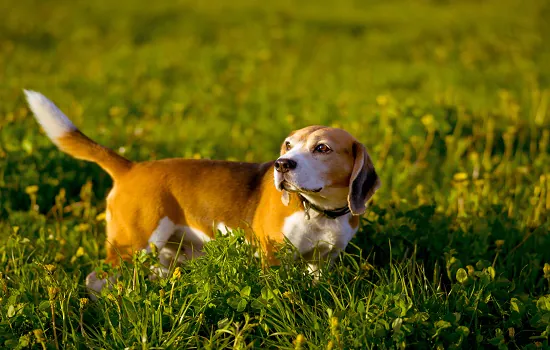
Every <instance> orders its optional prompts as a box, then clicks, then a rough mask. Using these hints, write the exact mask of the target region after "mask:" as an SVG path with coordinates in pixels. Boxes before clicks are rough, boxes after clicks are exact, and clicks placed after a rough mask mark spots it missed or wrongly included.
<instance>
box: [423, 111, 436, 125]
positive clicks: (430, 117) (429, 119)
mask: <svg viewBox="0 0 550 350" xmlns="http://www.w3.org/2000/svg"><path fill="white" fill-rule="evenodd" d="M421 121H422V124H424V126H425V127H430V126H432V125H433V123H434V116H433V115H431V114H426V115H425V116H423V117H422V119H421Z"/></svg>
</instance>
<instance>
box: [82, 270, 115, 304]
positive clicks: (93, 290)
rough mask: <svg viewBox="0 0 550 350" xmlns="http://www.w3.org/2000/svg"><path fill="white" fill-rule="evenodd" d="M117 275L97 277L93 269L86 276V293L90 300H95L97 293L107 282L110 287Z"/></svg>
mask: <svg viewBox="0 0 550 350" xmlns="http://www.w3.org/2000/svg"><path fill="white" fill-rule="evenodd" d="M117 278H118V276H115V275H113V276H110V277H109V278H108V279H107V278H104V279H99V278H97V273H96V272H95V271H94V272H92V273H90V274H89V275H88V276H86V288H87V289H88V294H90V298H91V299H92V300H94V301H95V300H97V295H98V294H100V293H101V290H102V289H103V287H105V285H106V284H107V283H109V287H111V286H112V285H113V284H114V283H115V282H116V280H117Z"/></svg>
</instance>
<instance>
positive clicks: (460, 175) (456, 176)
mask: <svg viewBox="0 0 550 350" xmlns="http://www.w3.org/2000/svg"><path fill="white" fill-rule="evenodd" d="M467 179H468V174H466V173H456V174H454V176H453V180H454V181H456V182H461V181H465V180H467Z"/></svg>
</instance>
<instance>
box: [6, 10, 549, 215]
mask: <svg viewBox="0 0 550 350" xmlns="http://www.w3.org/2000/svg"><path fill="white" fill-rule="evenodd" d="M0 6H1V7H0V12H1V13H2V14H3V15H2V21H1V22H0V67H2V68H1V69H0V82H1V84H0V101H1V104H0V114H1V115H2V118H1V119H0V128H1V129H0V132H1V138H0V190H1V193H2V194H1V195H2V201H1V204H0V209H1V212H2V213H3V214H4V215H5V214H7V212H8V211H10V210H20V209H26V208H28V205H29V203H30V199H29V198H28V195H27V194H26V193H25V192H24V189H25V188H27V187H28V186H32V185H38V184H40V194H41V196H40V198H39V204H40V205H41V206H42V210H47V207H48V206H49V205H50V204H51V203H52V201H53V197H54V195H55V194H56V193H57V191H58V190H59V187H65V188H67V190H68V191H69V193H73V194H77V193H78V191H79V190H80V186H81V185H82V183H84V182H86V181H87V180H89V179H92V178H93V181H94V186H95V190H96V194H97V195H98V197H99V198H100V199H101V198H102V196H103V194H104V192H105V190H106V189H107V188H108V187H109V186H110V180H109V179H108V177H107V176H106V175H105V174H103V173H102V172H101V171H100V170H99V169H98V168H97V167H96V166H95V165H92V164H87V163H83V162H80V161H74V160H72V159H70V158H69V157H66V156H64V155H61V154H60V153H59V152H58V151H57V150H56V149H55V147H54V146H53V145H52V144H51V143H50V141H49V140H47V139H46V137H44V135H43V134H42V132H41V131H40V130H39V128H38V126H37V124H36V123H35V121H34V120H33V119H32V118H31V117H30V115H29V112H28V110H27V108H26V106H25V103H24V100H23V94H22V92H21V89H23V88H26V89H33V90H37V91H41V92H42V93H44V94H46V95H47V96H48V97H50V98H51V99H52V100H53V101H55V102H56V103H57V104H58V105H59V106H60V108H61V109H62V110H64V111H65V112H66V114H67V115H69V117H70V118H71V119H72V120H73V121H74V122H75V124H76V125H77V126H78V127H79V128H80V129H81V130H83V131H84V132H85V133H86V134H87V135H89V136H90V137H92V138H93V139H95V140H97V141H99V142H100V143H102V144H104V145H106V146H109V147H112V148H115V149H117V150H118V151H120V152H121V153H123V154H125V155H126V156H128V157H129V158H131V159H134V160H146V159H152V158H153V159H154V158H162V157H179V156H184V157H208V158H217V159H239V160H247V161H267V160H271V159H274V158H275V157H276V156H277V152H278V147H279V144H280V142H281V140H282V139H283V138H284V137H285V136H286V134H287V133H288V132H289V131H291V130H293V129H296V128H300V127H303V126H305V125H309V124H327V125H334V126H340V127H343V128H345V129H347V130H348V131H350V132H351V133H352V134H354V135H356V136H357V137H358V138H359V139H360V140H361V141H363V142H364V143H365V144H366V145H367V147H368V148H369V149H370V152H371V154H372V156H373V158H374V160H375V161H376V165H377V167H378V168H380V172H381V174H382V176H383V179H384V188H383V190H382V191H381V192H380V195H379V197H380V200H393V201H394V202H399V201H400V200H401V199H402V198H405V199H407V200H409V201H410V200H412V199H413V193H415V191H421V192H423V193H428V194H427V196H428V198H427V199H425V200H424V199H423V200H420V201H421V202H422V201H431V200H433V199H435V200H437V196H438V194H437V192H438V191H440V192H441V194H440V196H441V199H442V200H443V199H445V200H446V198H447V197H448V195H449V192H448V190H450V188H451V187H450V183H451V179H452V177H453V176H454V174H456V173H461V172H465V173H466V174H467V175H469V176H470V177H471V176H472V175H475V176H476V177H479V178H482V177H483V175H484V174H494V172H495V171H496V170H498V166H499V164H501V163H502V159H503V157H506V140H509V142H508V143H510V146H509V147H511V149H510V150H509V152H511V153H509V154H508V155H507V157H508V158H509V160H510V161H511V162H512V163H510V164H511V165H510V167H508V168H506V167H505V168H506V169H504V168H503V169H500V170H501V171H504V172H506V171H508V172H510V171H513V170H511V169H520V170H519V171H520V172H521V171H523V175H522V176H524V177H526V178H523V177H522V178H518V179H517V181H519V182H521V183H522V182H523V181H526V183H532V182H533V181H535V180H536V181H538V177H539V175H540V174H543V173H545V172H547V171H548V169H547V168H548V166H547V165H546V164H547V163H545V160H544V159H547V158H544V157H546V154H545V153H546V152H547V151H548V129H547V125H548V117H547V112H548V108H549V105H548V99H549V91H548V88H549V84H550V64H549V62H550V45H548V43H550V21H549V20H548V18H550V6H549V5H548V2H546V1H543V0H530V1H521V0H504V1H450V0H449V1H445V0H441V1H435V0H434V1H428V0H407V1H406V0H393V1H350V0H343V1H321V2H319V1H301V2H292V1H276V2H259V1H249V0H237V1H231V2H230V1H227V2H223V1H188V0H179V1H161V2H155V1H141V0H138V1H104V0H99V1H93V2H89V1H30V0H20V1H2V3H1V5H0ZM507 138H508V139H507ZM541 147H542V148H543V149H541ZM494 157H496V158H494ZM510 157H511V158H510ZM537 157H538V158H537ZM535 163H536V164H539V165H540V166H537V167H536V168H529V167H532V166H533V165H534V164H535ZM507 164H508V163H507ZM522 167H524V168H522ZM497 174H498V172H497ZM508 176H511V173H508ZM459 177H460V176H459ZM498 178H499V179H500V180H495V181H497V182H498V181H500V182H499V183H501V186H505V185H508V186H512V185H513V184H510V183H505V182H504V181H503V178H502V177H501V176H498ZM513 179H516V177H515V175H514V176H513ZM514 181H515V180H514ZM419 184H420V185H421V187H420V188H418V185H419ZM529 190H531V189H529ZM42 195H43V196H42ZM524 198H525V197H524ZM500 199H502V198H500ZM500 199H498V200H500ZM417 201H419V199H418V198H416V197H414V202H415V203H416V202H417ZM100 202H101V201H100Z"/></svg>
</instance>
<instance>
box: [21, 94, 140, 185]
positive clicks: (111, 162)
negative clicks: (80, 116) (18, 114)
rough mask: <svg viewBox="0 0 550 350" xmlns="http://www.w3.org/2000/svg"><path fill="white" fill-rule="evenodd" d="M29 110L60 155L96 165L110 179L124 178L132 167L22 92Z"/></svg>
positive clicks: (38, 96)
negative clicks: (61, 152)
mask: <svg viewBox="0 0 550 350" xmlns="http://www.w3.org/2000/svg"><path fill="white" fill-rule="evenodd" d="M24 92H25V95H26V96H27V102H28V103H29V107H30V108H31V110H32V111H33V113H34V116H35V118H36V120H37V121H38V123H40V125H42V128H43V129H44V131H45V132H46V135H48V137H49V138H50V139H51V140H52V142H53V143H54V144H55V145H56V146H57V147H59V149H60V150H62V151H63V152H65V153H67V154H70V155H71V156H73V157H75V158H78V159H83V160H87V161H90V162H95V163H97V164H98V165H99V166H100V167H102V168H103V169H104V170H105V171H106V172H107V173H109V175H111V177H112V178H113V179H116V178H117V177H120V176H122V175H124V174H125V173H126V172H128V170H130V168H131V167H132V164H133V163H132V162H131V161H129V160H128V159H126V158H124V157H122V156H120V155H118V154H117V153H115V151H113V150H111V149H109V148H107V147H103V146H101V145H99V144H97V143H96V142H94V141H93V140H91V139H89V138H88V137H87V136H86V135H84V134H83V133H81V132H80V131H79V130H78V129H77V128H76V126H74V124H73V123H72V122H71V121H70V120H69V118H67V116H66V115H65V114H63V112H61V111H60V110H59V108H57V106H56V105H55V104H53V102H52V101H50V100H49V99H48V98H46V97H45V96H44V95H42V94H41V93H38V92H35V91H29V90H24Z"/></svg>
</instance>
